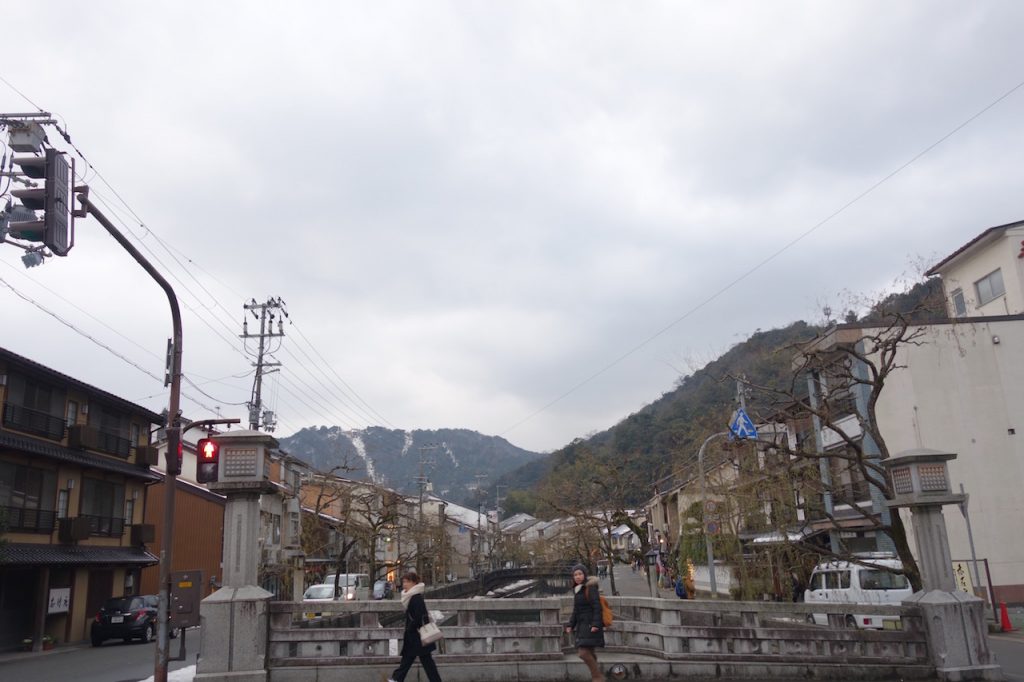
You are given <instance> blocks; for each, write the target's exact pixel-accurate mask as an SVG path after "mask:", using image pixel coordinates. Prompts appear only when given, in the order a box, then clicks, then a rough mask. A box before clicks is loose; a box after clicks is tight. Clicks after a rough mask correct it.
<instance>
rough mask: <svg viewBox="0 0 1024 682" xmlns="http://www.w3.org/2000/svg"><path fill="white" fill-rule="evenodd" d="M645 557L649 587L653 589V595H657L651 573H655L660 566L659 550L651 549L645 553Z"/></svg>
mask: <svg viewBox="0 0 1024 682" xmlns="http://www.w3.org/2000/svg"><path fill="white" fill-rule="evenodd" d="M644 559H646V561H647V587H649V588H650V590H651V597H655V596H656V595H655V592H654V580H653V579H652V576H651V574H652V573H654V571H656V570H657V567H658V550H656V549H652V550H650V551H649V552H647V554H645V555H644Z"/></svg>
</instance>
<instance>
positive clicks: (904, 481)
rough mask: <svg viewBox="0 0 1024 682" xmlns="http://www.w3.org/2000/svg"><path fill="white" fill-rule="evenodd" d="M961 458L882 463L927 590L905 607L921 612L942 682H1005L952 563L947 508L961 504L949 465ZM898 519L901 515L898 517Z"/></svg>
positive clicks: (974, 601)
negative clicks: (907, 516) (906, 520)
mask: <svg viewBox="0 0 1024 682" xmlns="http://www.w3.org/2000/svg"><path fill="white" fill-rule="evenodd" d="M951 459H956V453H953V452H940V451H938V450H928V449H923V448H922V449H917V450H908V451H906V452H901V453H899V454H897V455H895V456H893V457H890V458H889V459H887V460H885V461H883V462H882V465H883V466H885V467H887V468H888V469H889V475H890V476H891V477H892V487H893V493H894V496H893V499H891V500H889V501H888V506H889V507H890V508H891V509H894V510H896V509H898V508H900V507H906V508H907V509H909V510H910V513H911V517H912V523H913V528H914V541H915V544H916V549H917V560H918V564H919V567H920V569H921V582H922V583H923V589H922V590H921V591H920V592H915V593H914V594H913V595H912V596H911V597H910V598H908V599H907V600H906V601H905V602H903V603H904V604H908V605H915V606H918V607H920V608H921V611H922V615H923V620H924V628H925V631H926V633H927V636H928V649H929V654H930V656H931V659H932V663H933V664H934V665H935V671H936V674H937V675H938V678H939V679H940V680H946V681H948V682H961V681H962V680H1001V679H1003V675H1002V671H1001V669H1000V668H999V666H998V665H996V664H995V657H994V656H992V654H991V653H990V652H989V649H988V638H987V636H986V623H985V605H984V603H983V602H982V600H981V599H978V598H977V597H975V596H974V595H972V594H967V593H966V592H961V591H958V590H957V589H956V581H955V578H954V576H953V561H952V557H951V555H950V551H949V538H948V536H947V535H946V519H945V517H944V516H943V515H942V506H943V505H946V504H960V503H962V502H963V501H964V499H965V496H964V495H963V494H956V493H953V490H952V486H951V485H950V482H949V467H948V464H947V463H948V462H949V460H951ZM896 513H899V512H898V511H897V512H896Z"/></svg>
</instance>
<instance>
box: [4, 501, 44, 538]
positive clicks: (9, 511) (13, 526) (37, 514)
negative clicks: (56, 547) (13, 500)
mask: <svg viewBox="0 0 1024 682" xmlns="http://www.w3.org/2000/svg"><path fill="white" fill-rule="evenodd" d="M0 525H2V526H4V528H5V529H6V530H7V531H8V532H14V533H52V532H53V529H54V528H56V526H57V512H55V511H53V510H47V509H25V508H24V507H0Z"/></svg>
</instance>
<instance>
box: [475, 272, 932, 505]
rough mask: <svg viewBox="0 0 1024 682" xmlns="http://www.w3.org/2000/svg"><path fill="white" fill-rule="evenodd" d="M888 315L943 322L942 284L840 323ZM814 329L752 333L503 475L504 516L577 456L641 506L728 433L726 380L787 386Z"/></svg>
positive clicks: (731, 390)
mask: <svg viewBox="0 0 1024 682" xmlns="http://www.w3.org/2000/svg"><path fill="white" fill-rule="evenodd" d="M892 311H900V312H902V313H910V315H909V316H910V318H911V319H914V320H915V321H920V322H926V321H935V320H941V319H945V316H946V313H945V306H944V302H943V299H942V285H941V283H940V282H939V280H938V279H937V278H933V279H931V280H928V281H926V282H922V283H920V284H917V285H915V286H913V287H911V288H909V289H908V290H907V291H905V292H901V293H897V294H892V295H890V296H887V297H885V298H884V299H883V300H881V301H878V302H877V303H875V305H873V306H871V307H870V309H868V310H867V311H865V313H864V314H863V315H862V316H860V317H858V315H857V314H856V313H853V312H848V313H846V314H845V315H844V321H845V322H847V323H872V322H877V321H879V320H881V319H882V318H884V317H885V316H886V315H887V314H889V313H890V312H892ZM821 330H822V328H821V327H817V326H814V325H811V324H808V323H807V322H802V321H801V322H794V323H792V324H790V325H788V326H786V327H783V328H781V329H771V330H768V331H760V330H759V331H757V332H756V333H754V334H753V335H752V336H751V337H750V338H749V339H747V340H746V341H744V342H742V343H739V344H736V345H735V346H733V347H732V348H731V349H729V350H728V351H727V352H726V353H724V354H723V355H722V356H721V357H719V358H718V359H716V360H714V361H712V362H709V363H708V364H707V365H705V366H704V367H702V368H701V369H699V370H697V371H695V372H694V373H693V374H691V375H688V376H685V377H682V378H680V379H679V381H678V382H677V386H676V388H675V389H674V390H672V391H669V392H668V393H665V394H664V395H662V396H661V397H660V398H658V399H657V400H655V401H654V402H652V403H651V404H649V405H647V406H646V407H644V408H643V409H641V410H639V411H638V412H636V413H634V414H631V415H630V416H629V417H627V418H625V419H624V420H622V421H621V422H619V423H618V424H616V425H614V426H612V427H611V428H609V429H607V430H605V431H602V432H600V433H597V434H595V435H593V436H590V437H589V438H586V439H583V438H578V439H576V440H575V441H573V442H572V443H570V444H569V445H567V446H565V447H564V448H562V449H560V450H557V451H555V452H554V453H552V454H551V455H550V456H549V457H548V458H545V459H541V460H537V461H533V462H530V463H529V464H526V465H524V466H522V467H520V468H518V469H516V470H514V471H511V472H509V473H508V474H507V475H505V476H504V477H502V478H501V479H500V480H499V481H496V483H497V484H500V485H507V486H509V493H508V498H509V504H508V505H506V506H507V513H514V512H518V511H528V512H532V511H534V510H535V506H534V505H535V503H536V500H535V499H534V498H533V492H534V491H536V490H537V488H538V486H539V485H540V484H541V483H542V482H543V481H544V480H545V479H546V478H547V477H548V476H550V475H551V474H552V472H556V471H557V470H558V469H559V467H562V466H565V465H568V464H571V463H572V462H573V461H574V460H575V458H576V457H577V456H579V454H581V453H583V452H588V453H590V454H592V455H594V456H596V457H597V458H598V459H599V460H603V461H607V462H615V463H616V466H619V467H629V468H632V469H633V473H634V474H635V476H634V477H633V478H634V479H635V480H639V481H643V483H642V484H640V485H638V486H637V489H636V491H635V495H634V496H633V499H632V500H631V502H632V503H633V504H639V503H641V502H643V501H645V500H646V499H648V498H649V497H650V495H651V492H652V489H653V484H654V483H655V482H656V481H658V480H659V479H661V478H663V477H665V476H667V475H668V474H670V473H671V472H672V471H674V470H675V469H677V468H678V467H679V466H680V465H681V464H682V463H684V462H687V463H692V461H693V460H694V458H695V455H696V453H697V450H698V448H699V447H700V445H701V443H702V442H703V440H704V439H705V438H706V437H707V436H709V435H711V434H712V433H715V432H717V431H723V430H725V429H726V428H727V425H728V423H729V419H730V417H731V416H732V413H733V411H734V410H735V409H736V407H737V401H736V396H737V385H736V382H735V380H733V379H731V378H730V377H740V376H742V377H744V378H745V380H746V381H748V382H750V384H753V385H760V386H774V387H779V386H782V385H787V384H789V383H791V382H792V381H793V379H794V377H793V370H792V361H793V357H794V345H795V344H797V343H800V342H804V341H808V340H810V339H812V338H813V337H814V336H815V335H816V334H817V333H819V332H820V331H821ZM798 392H799V389H798ZM749 400H750V401H751V402H750V404H749V405H748V408H749V409H748V412H749V413H750V414H752V415H764V414H771V413H772V412H773V411H774V410H775V409H778V408H780V407H781V406H779V405H767V404H759V403H758V397H757V394H756V393H755V394H754V396H752V397H750V398H749ZM762 400H763V398H762ZM490 485H492V486H493V483H492V484H490Z"/></svg>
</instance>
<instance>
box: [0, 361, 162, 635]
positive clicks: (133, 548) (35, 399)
mask: <svg viewBox="0 0 1024 682" xmlns="http://www.w3.org/2000/svg"><path fill="white" fill-rule="evenodd" d="M0 405H2V413H0V649H3V648H11V647H14V646H18V645H19V644H20V643H21V642H22V641H23V640H26V639H28V640H32V641H33V642H34V646H35V647H37V648H38V647H39V646H40V645H41V642H42V639H43V637H44V635H47V636H49V637H50V638H52V639H53V640H55V641H56V642H67V641H81V640H85V639H87V638H88V636H89V624H90V622H91V620H92V618H93V617H94V616H95V614H96V612H97V610H98V609H99V608H100V606H101V605H102V604H103V602H104V601H105V600H106V599H108V598H110V597H116V596H121V595H124V594H138V593H139V583H140V578H141V571H142V569H143V568H144V567H146V566H149V565H152V564H155V563H156V561H157V558H156V556H154V555H153V554H151V553H149V552H147V551H146V548H145V544H144V543H145V542H146V541H147V540H148V539H149V538H150V537H152V531H153V529H152V527H149V526H146V525H145V524H144V518H145V515H146V505H147V495H146V492H147V486H148V485H150V484H151V483H153V482H155V481H157V480H158V479H159V477H158V476H157V475H156V474H154V473H152V472H151V471H150V469H149V465H150V464H151V463H152V462H154V461H155V457H156V450H155V449H154V448H153V447H151V446H150V433H151V432H152V431H153V428H154V426H155V425H157V424H159V423H160V422H161V421H162V417H161V415H159V414H156V413H154V412H151V411H150V410H147V409H146V408H144V407H141V406H139V405H136V404H134V403H131V402H129V401H127V400H125V399H123V398H120V397H118V396H116V395H113V394H111V393H108V392H106V391H103V390H102V389H99V388H96V387H94V386H90V385H89V384H86V383H84V382H82V381H79V380H77V379H74V378H72V377H70V376H67V375H66V374H62V373H60V372H58V371H56V370H54V369H50V368H49V367H46V366H44V365H41V364H39V363H37V362H34V361H32V360H30V359H28V358H25V357H23V356H21V355H17V354H15V353H12V352H10V351H8V350H5V349H2V348H0Z"/></svg>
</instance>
